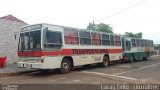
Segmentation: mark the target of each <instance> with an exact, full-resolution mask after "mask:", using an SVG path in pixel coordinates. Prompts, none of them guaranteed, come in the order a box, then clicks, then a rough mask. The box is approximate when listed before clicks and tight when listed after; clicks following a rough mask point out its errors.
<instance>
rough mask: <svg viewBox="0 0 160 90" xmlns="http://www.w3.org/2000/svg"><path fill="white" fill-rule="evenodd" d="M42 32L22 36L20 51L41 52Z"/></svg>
mask: <svg viewBox="0 0 160 90" xmlns="http://www.w3.org/2000/svg"><path fill="white" fill-rule="evenodd" d="M40 43H41V31H40V30H38V31H31V32H25V33H21V34H20V39H19V51H27V50H40V49H41V44H40Z"/></svg>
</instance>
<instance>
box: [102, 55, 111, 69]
mask: <svg viewBox="0 0 160 90" xmlns="http://www.w3.org/2000/svg"><path fill="white" fill-rule="evenodd" d="M108 65H109V58H108V56H104V57H103V62H102V63H100V66H102V67H106V66H108Z"/></svg>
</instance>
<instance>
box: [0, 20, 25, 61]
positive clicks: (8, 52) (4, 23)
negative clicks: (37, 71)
mask: <svg viewBox="0 0 160 90" xmlns="http://www.w3.org/2000/svg"><path fill="white" fill-rule="evenodd" d="M24 25H27V24H26V23H23V22H16V21H12V20H6V19H0V57H4V56H7V63H13V62H16V61H18V57H17V49H18V40H19V32H20V28H21V27H22V26H24ZM15 35H16V39H15Z"/></svg>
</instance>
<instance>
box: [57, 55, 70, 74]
mask: <svg viewBox="0 0 160 90" xmlns="http://www.w3.org/2000/svg"><path fill="white" fill-rule="evenodd" d="M59 71H60V73H61V74H66V73H69V72H70V71H71V62H70V61H69V59H67V58H64V59H63V60H62V62H61V68H60V70H59Z"/></svg>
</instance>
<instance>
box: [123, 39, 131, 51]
mask: <svg viewBox="0 0 160 90" xmlns="http://www.w3.org/2000/svg"><path fill="white" fill-rule="evenodd" d="M124 48H125V51H131V39H130V38H124Z"/></svg>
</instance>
